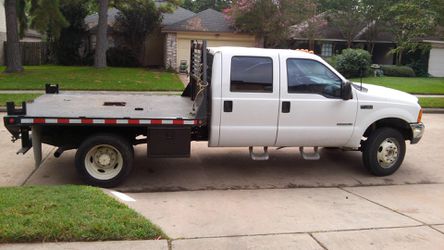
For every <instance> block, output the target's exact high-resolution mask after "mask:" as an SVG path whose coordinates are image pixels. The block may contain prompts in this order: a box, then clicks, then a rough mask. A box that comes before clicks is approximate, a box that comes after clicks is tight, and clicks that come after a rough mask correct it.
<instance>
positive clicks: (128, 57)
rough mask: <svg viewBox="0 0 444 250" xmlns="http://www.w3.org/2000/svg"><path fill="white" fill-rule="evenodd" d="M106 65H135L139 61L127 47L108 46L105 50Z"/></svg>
mask: <svg viewBox="0 0 444 250" xmlns="http://www.w3.org/2000/svg"><path fill="white" fill-rule="evenodd" d="M106 56H107V62H108V65H109V66H111V67H137V66H139V63H138V61H137V58H136V56H135V55H134V53H133V52H132V51H131V50H130V49H127V48H123V47H117V48H110V49H108V51H107V52H106Z"/></svg>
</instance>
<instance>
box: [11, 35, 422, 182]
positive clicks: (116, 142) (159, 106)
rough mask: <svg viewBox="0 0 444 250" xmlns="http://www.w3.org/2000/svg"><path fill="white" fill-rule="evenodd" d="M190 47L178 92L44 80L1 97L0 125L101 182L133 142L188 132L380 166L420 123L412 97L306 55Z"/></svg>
mask: <svg viewBox="0 0 444 250" xmlns="http://www.w3.org/2000/svg"><path fill="white" fill-rule="evenodd" d="M190 54H191V58H190V62H191V72H190V83H189V84H188V86H187V88H186V89H185V91H184V93H183V94H182V96H178V95H177V96H175V95H148V94H146V95H143V94H139V95H131V94H113V95H110V94H94V93H90V94H79V93H69V92H65V93H59V89H58V86H57V85H47V86H46V90H47V91H46V92H47V94H46V95H44V96H42V97H39V98H37V99H36V100H35V101H34V102H32V103H23V104H22V106H21V108H16V107H15V104H14V103H8V104H7V107H8V115H7V116H6V117H5V118H4V122H5V125H6V127H7V129H8V130H9V131H10V132H11V134H12V135H13V140H17V139H21V141H22V148H21V149H20V150H19V153H26V152H27V151H28V150H29V149H31V148H33V150H34V157H35V159H36V166H39V165H40V163H41V159H42V153H41V144H42V143H46V144H50V145H53V146H56V147H58V150H57V151H56V152H55V154H54V155H55V156H56V157H59V156H60V155H61V154H62V153H63V151H65V150H71V149H77V153H76V157H75V166H76V168H77V170H78V173H79V174H80V177H81V178H82V179H83V180H84V181H85V182H86V183H88V184H91V185H97V186H102V187H112V186H116V185H118V184H119V183H121V182H122V181H123V180H124V178H125V177H126V176H128V174H129V173H130V170H131V168H132V164H133V154H134V151H133V146H134V145H138V144H147V148H148V149H147V151H148V156H149V157H189V155H190V146H191V142H192V141H208V146H210V147H246V148H249V152H250V155H251V158H252V159H253V160H267V159H268V147H296V148H299V151H300V153H301V156H302V157H303V158H304V159H307V160H316V159H319V157H320V156H319V153H318V147H335V148H343V149H346V150H360V151H362V154H363V163H364V166H365V167H366V168H367V169H368V170H369V171H370V172H371V173H372V174H374V175H377V176H386V175H390V174H392V173H394V172H395V171H396V170H397V169H398V168H399V167H400V165H401V163H402V161H403V159H404V155H405V152H406V144H405V141H410V142H411V143H412V144H415V143H417V142H418V141H419V140H420V139H421V137H422V135H423V133H424V125H423V124H422V123H421V116H422V111H421V107H420V106H419V104H418V99H417V98H416V97H414V96H412V95H409V94H407V93H403V92H400V91H397V90H393V89H389V88H384V87H378V86H374V85H368V84H363V85H362V86H361V85H359V84H354V83H351V82H349V81H348V80H347V79H345V78H344V77H343V76H342V75H341V74H339V73H338V72H337V71H336V70H335V69H334V68H332V67H331V66H330V65H328V64H327V63H326V62H325V61H324V60H322V58H320V57H318V56H316V55H313V54H310V53H306V52H302V51H295V50H275V49H259V48H239V47H218V48H206V42H197V41H193V42H192V51H191V53H190ZM255 147H260V148H261V149H262V150H261V152H257V150H256V151H255V150H254V148H255ZM307 147H313V148H314V150H312V151H311V153H307V152H305V151H304V148H307ZM357 165H359V164H357ZM240 167H241V166H240Z"/></svg>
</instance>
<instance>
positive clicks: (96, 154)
mask: <svg viewBox="0 0 444 250" xmlns="http://www.w3.org/2000/svg"><path fill="white" fill-rule="evenodd" d="M133 158H134V151H133V148H132V145H130V143H129V142H128V140H126V139H124V138H122V137H120V136H116V135H110V134H99V135H94V136H91V137H90V138H88V139H86V140H85V141H84V142H83V143H82V144H81V145H80V147H79V149H78V150H77V153H76V157H75V165H76V169H77V172H78V173H79V175H80V177H81V178H82V180H83V181H84V182H86V183H87V184H89V185H92V186H99V187H104V188H109V187H115V186H117V185H119V184H120V183H121V182H122V181H123V180H124V179H125V177H127V176H128V175H129V173H130V172H131V169H132V167H133Z"/></svg>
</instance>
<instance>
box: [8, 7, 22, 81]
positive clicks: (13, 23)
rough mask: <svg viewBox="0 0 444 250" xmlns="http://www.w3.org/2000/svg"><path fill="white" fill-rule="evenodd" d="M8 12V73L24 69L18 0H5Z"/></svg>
mask: <svg viewBox="0 0 444 250" xmlns="http://www.w3.org/2000/svg"><path fill="white" fill-rule="evenodd" d="M5 12H6V40H7V43H6V70H5V72H6V73H13V72H21V71H23V66H22V57H21V54H20V40H19V34H18V24H17V22H18V20H17V1H16V0H6V1H5Z"/></svg>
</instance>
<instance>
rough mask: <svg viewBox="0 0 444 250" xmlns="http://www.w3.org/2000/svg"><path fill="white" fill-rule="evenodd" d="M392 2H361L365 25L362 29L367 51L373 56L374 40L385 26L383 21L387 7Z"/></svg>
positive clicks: (366, 0) (390, 0) (389, 0)
mask: <svg viewBox="0 0 444 250" xmlns="http://www.w3.org/2000/svg"><path fill="white" fill-rule="evenodd" d="M392 1H393V0H362V1H361V4H362V12H363V18H364V19H363V20H364V23H365V25H366V27H365V28H364V30H365V36H366V39H367V50H368V51H369V52H370V54H373V50H374V48H375V40H376V38H377V36H378V34H379V33H380V32H381V31H382V30H381V27H383V26H386V25H385V22H384V20H385V19H386V15H387V11H386V9H387V6H390V4H391V2H392Z"/></svg>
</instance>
